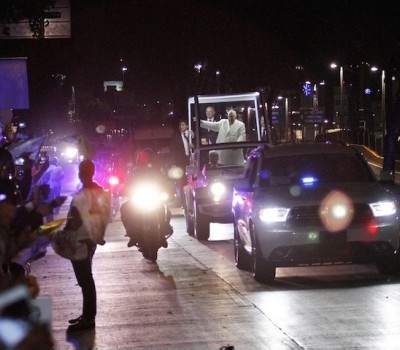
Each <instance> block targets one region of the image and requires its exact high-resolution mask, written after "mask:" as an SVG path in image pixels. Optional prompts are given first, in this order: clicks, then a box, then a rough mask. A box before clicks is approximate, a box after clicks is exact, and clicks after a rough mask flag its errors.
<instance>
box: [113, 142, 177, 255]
mask: <svg viewBox="0 0 400 350" xmlns="http://www.w3.org/2000/svg"><path fill="white" fill-rule="evenodd" d="M148 179H152V180H154V182H155V183H157V184H160V185H161V186H162V188H164V189H167V190H168V192H169V193H173V189H172V188H171V187H172V185H171V184H169V182H168V178H167V177H166V175H165V174H164V173H163V171H162V170H161V169H160V168H159V167H158V166H157V165H156V162H155V157H154V153H153V151H152V150H151V149H148V148H146V149H142V150H140V151H138V152H137V153H136V159H135V169H134V170H133V172H132V173H131V174H130V177H129V178H128V179H127V182H126V184H125V186H124V188H123V189H122V194H125V193H126V192H127V190H128V188H130V187H133V186H135V184H136V183H138V182H141V181H143V180H148ZM120 213H121V221H122V223H123V225H124V227H125V230H126V236H128V237H129V242H128V244H127V245H128V247H133V246H135V245H137V244H138V243H139V240H140V237H139V236H140V233H139V232H137V230H138V228H137V227H135V217H134V216H133V215H132V213H131V208H130V203H129V200H128V201H127V202H125V203H123V204H122V205H121V208H120ZM160 217H161V220H160V221H161V222H160V230H161V239H162V246H163V247H164V248H166V247H167V246H168V243H167V240H166V236H169V235H171V234H172V232H173V229H172V226H171V225H170V219H171V212H170V210H169V209H168V208H166V213H165V214H164V212H162V213H161V212H160Z"/></svg>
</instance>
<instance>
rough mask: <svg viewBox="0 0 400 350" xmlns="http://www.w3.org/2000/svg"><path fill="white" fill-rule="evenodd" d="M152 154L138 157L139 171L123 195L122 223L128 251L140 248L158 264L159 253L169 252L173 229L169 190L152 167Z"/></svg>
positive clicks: (159, 173)
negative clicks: (132, 248) (162, 250)
mask: <svg viewBox="0 0 400 350" xmlns="http://www.w3.org/2000/svg"><path fill="white" fill-rule="evenodd" d="M152 158H153V152H152V150H150V149H144V150H141V151H139V152H137V154H136V164H137V167H136V170H135V171H134V172H133V173H132V174H131V179H129V180H127V182H126V184H125V187H124V189H123V190H122V194H123V195H124V196H126V197H127V201H126V202H124V203H123V204H122V205H121V208H120V211H121V220H122V223H123V224H124V227H125V229H126V236H127V237H129V242H128V247H133V246H135V247H137V248H138V249H139V251H140V252H141V253H142V255H143V257H144V258H145V259H149V260H151V261H154V262H155V261H156V260H157V257H158V250H159V249H160V248H161V247H164V248H167V247H168V242H167V239H168V238H169V237H170V236H171V235H172V233H173V228H172V226H171V225H170V223H169V221H170V218H171V212H170V210H169V209H168V206H167V203H168V201H169V199H170V189H169V186H168V181H165V180H166V177H165V175H164V174H163V173H162V172H161V171H160V170H158V169H157V167H155V166H154V164H153V163H152Z"/></svg>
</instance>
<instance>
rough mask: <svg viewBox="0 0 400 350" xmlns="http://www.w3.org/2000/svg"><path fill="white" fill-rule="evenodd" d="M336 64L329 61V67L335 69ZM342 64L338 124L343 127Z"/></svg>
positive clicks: (341, 67) (341, 68)
mask: <svg viewBox="0 0 400 350" xmlns="http://www.w3.org/2000/svg"><path fill="white" fill-rule="evenodd" d="M337 67H338V65H337V64H336V63H331V68H332V69H335V68H337ZM342 118H343V66H340V118H339V121H340V126H341V127H343V120H342Z"/></svg>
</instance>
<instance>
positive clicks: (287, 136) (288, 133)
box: [278, 96, 292, 142]
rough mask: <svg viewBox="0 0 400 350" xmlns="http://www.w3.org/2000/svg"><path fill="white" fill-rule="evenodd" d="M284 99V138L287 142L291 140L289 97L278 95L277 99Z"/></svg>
mask: <svg viewBox="0 0 400 350" xmlns="http://www.w3.org/2000/svg"><path fill="white" fill-rule="evenodd" d="M283 99H285V100H284V103H285V139H286V141H287V142H290V141H291V138H292V137H291V136H292V135H291V134H292V133H291V130H290V125H289V99H288V98H287V97H283V96H278V100H283Z"/></svg>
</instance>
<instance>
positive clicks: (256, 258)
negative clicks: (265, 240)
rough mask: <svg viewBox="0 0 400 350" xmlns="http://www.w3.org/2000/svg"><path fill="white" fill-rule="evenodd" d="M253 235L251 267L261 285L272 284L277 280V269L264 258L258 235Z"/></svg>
mask: <svg viewBox="0 0 400 350" xmlns="http://www.w3.org/2000/svg"><path fill="white" fill-rule="evenodd" d="M254 233H255V232H254V227H253V234H252V249H251V253H252V254H251V265H252V266H251V267H252V272H253V277H254V279H255V280H256V281H258V282H261V283H271V282H273V281H274V279H275V273H276V267H275V265H273V264H271V263H270V262H268V261H266V260H265V259H264V257H263V256H262V253H261V249H260V247H259V244H258V242H257V238H256V235H255V234H254Z"/></svg>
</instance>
